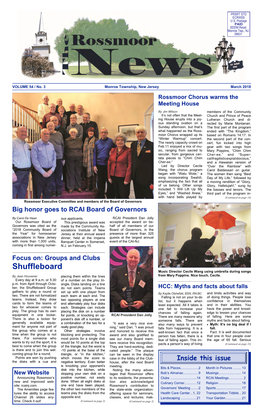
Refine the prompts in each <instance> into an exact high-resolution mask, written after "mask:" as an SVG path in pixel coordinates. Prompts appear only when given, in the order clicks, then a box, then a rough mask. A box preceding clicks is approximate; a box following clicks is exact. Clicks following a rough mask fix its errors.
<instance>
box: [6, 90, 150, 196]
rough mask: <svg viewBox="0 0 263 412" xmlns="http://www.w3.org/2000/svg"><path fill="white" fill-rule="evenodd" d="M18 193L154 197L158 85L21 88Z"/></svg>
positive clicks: (15, 159)
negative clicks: (98, 89) (138, 88)
mask: <svg viewBox="0 0 263 412" xmlns="http://www.w3.org/2000/svg"><path fill="white" fill-rule="evenodd" d="M12 122H13V130H12V197H13V199H50V198H62V199H63V198H64V199H74V198H78V199H93V198H94V199H95V198H97V199H105V198H106V199H129V198H130V199H153V196H154V181H153V179H154V167H153V156H154V151H153V146H154V143H153V140H154V136H153V123H154V111H153V94H152V93H124V92H123V93H47V94H41V93H14V94H13V102H12Z"/></svg>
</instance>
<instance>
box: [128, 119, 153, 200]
mask: <svg viewBox="0 0 263 412" xmlns="http://www.w3.org/2000/svg"><path fill="white" fill-rule="evenodd" d="M135 134H136V137H137V142H133V143H132V144H131V149H132V180H133V186H134V192H135V197H136V199H153V143H152V142H150V141H149V140H148V139H146V135H147V130H146V128H145V127H144V126H137V127H136V129H135Z"/></svg>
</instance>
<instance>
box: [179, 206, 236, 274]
mask: <svg viewBox="0 0 263 412" xmlns="http://www.w3.org/2000/svg"><path fill="white" fill-rule="evenodd" d="M203 219H204V221H205V222H206V224H207V225H208V226H211V227H213V228H215V229H225V230H227V229H229V228H230V227H232V226H235V221H236V218H235V217H233V216H231V215H230V214H229V213H227V212H218V211H216V212H209V213H207V214H206V215H205V216H204V217H203ZM191 235H192V238H191V239H190V240H187V241H186V242H185V243H184V244H183V246H182V248H181V249H180V251H179V252H178V253H177V256H178V258H179V260H180V261H184V266H185V267H205V266H206V264H205V253H206V251H207V250H208V249H209V248H210V247H211V246H212V245H213V244H214V242H215V240H216V237H217V235H218V230H216V231H215V233H214V235H213V236H212V237H211V238H210V239H207V238H203V239H202V238H201V236H202V230H201V229H200V228H198V227H195V228H193V229H192V231H191Z"/></svg>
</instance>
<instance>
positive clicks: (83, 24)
mask: <svg viewBox="0 0 263 412" xmlns="http://www.w3.org/2000/svg"><path fill="white" fill-rule="evenodd" d="M73 34H74V35H83V36H84V39H85V41H86V40H87V39H95V40H96V39H106V38H110V39H112V38H125V39H132V38H136V39H138V38H140V37H144V38H146V39H149V36H146V35H140V34H139V33H138V32H137V31H136V30H132V29H129V26H128V24H126V22H125V20H124V19H119V20H114V19H103V20H101V21H99V22H98V23H96V22H95V21H89V19H87V18H82V19H78V20H77V21H76V22H75V23H74V25H73V26H72V27H71V28H70V29H64V30H63V32H62V33H61V34H60V35H59V36H58V37H57V38H56V39H55V50H56V51H57V52H58V55H59V58H60V62H61V61H62V54H63V53H64V48H65V41H64V39H65V36H67V39H68V40H69V42H68V57H67V59H66V61H67V62H68V63H69V64H70V63H73V62H77V61H78V57H79V56H78V52H76V51H74V50H72V48H79V49H81V48H91V47H92V50H93V51H94V52H95V53H97V54H98V55H99V56H100V57H101V58H102V59H104V60H105V61H107V62H108V63H109V61H108V60H109V51H108V50H107V49H116V50H114V52H113V53H112V59H113V61H112V63H119V62H120V61H121V60H123V59H125V58H138V59H142V60H143V59H145V60H144V64H145V66H146V68H151V64H150V62H149V61H148V60H147V58H151V59H154V58H156V59H159V58H160V59H161V58H177V59H182V61H183V59H184V58H189V56H188V55H187V54H186V53H183V52H182V50H179V49H176V48H175V47H174V45H173V44H172V43H168V44H163V43H162V42H161V41H160V40H158V39H157V41H155V42H154V46H150V45H145V46H141V45H140V44H137V45H134V46H129V47H128V46H113V45H110V46H107V45H93V44H90V45H89V44H85V46H79V45H78V46H72V39H73V37H72V35H73ZM103 49H105V50H103ZM196 56H197V55H196ZM203 56H205V55H203ZM206 56H209V57H210V58H211V59H212V57H213V55H212V54H211V55H206ZM197 57H198V56H197ZM80 61H81V62H85V63H87V61H86V60H85V58H84V57H82V56H81V57H80ZM89 72H90V73H92V68H91V64H90V63H89Z"/></svg>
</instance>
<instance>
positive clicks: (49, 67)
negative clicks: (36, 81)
mask: <svg viewBox="0 0 263 412" xmlns="http://www.w3.org/2000/svg"><path fill="white" fill-rule="evenodd" d="M22 73H23V74H24V75H25V76H29V77H48V76H50V75H52V74H54V69H53V64H52V63H50V62H49V61H48V60H47V59H46V58H44V57H41V55H40V54H39V53H36V52H34V51H33V50H32V49H30V48H28V49H25V51H24V53H23V56H22Z"/></svg>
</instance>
